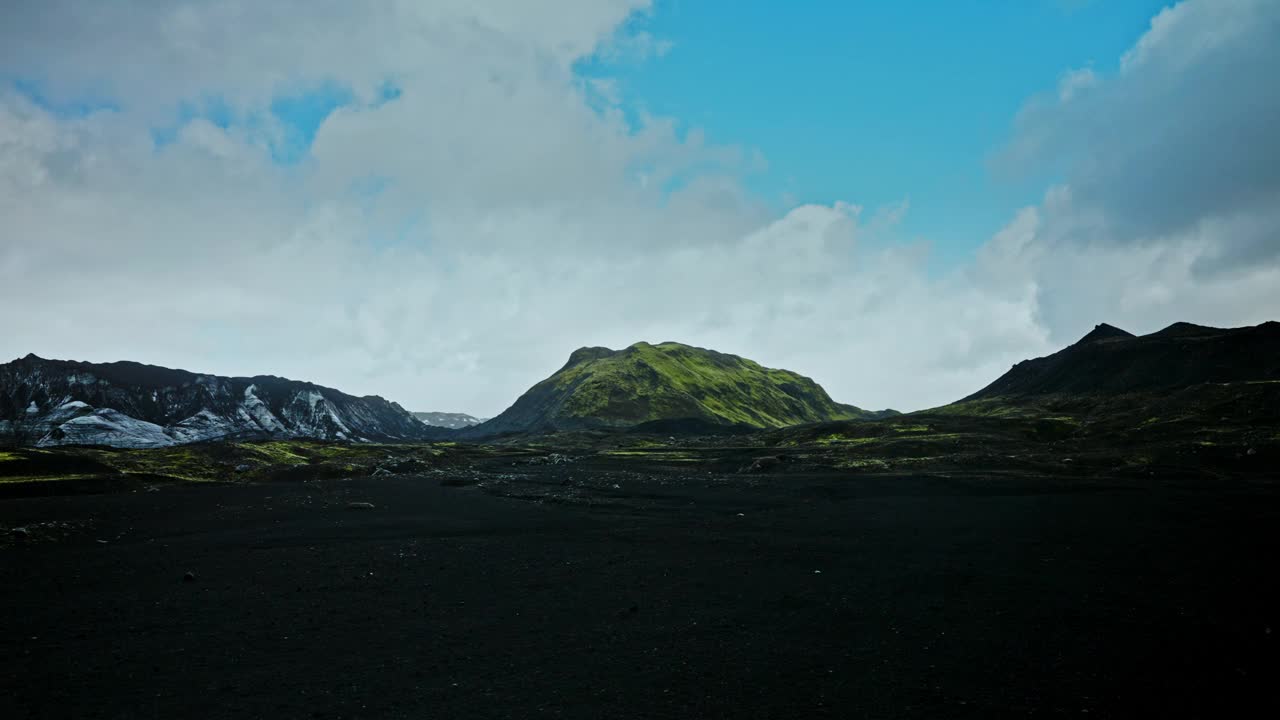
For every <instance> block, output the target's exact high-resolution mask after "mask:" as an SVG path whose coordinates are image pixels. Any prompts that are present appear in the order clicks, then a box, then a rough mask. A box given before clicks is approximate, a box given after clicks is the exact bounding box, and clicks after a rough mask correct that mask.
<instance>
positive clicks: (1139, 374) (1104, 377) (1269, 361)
mask: <svg viewBox="0 0 1280 720" xmlns="http://www.w3.org/2000/svg"><path fill="white" fill-rule="evenodd" d="M1117 340H1123V341H1122V342H1116V341H1117ZM1278 353H1280V326H1277V325H1275V324H1273V323H1264V324H1262V325H1257V326H1254V327H1243V328H1233V329H1219V328H1209V327H1202V326H1199V325H1192V324H1191V323H1175V324H1174V325H1171V326H1169V327H1167V328H1165V329H1164V330H1161V331H1160V332H1157V333H1152V334H1150V335H1143V336H1142V337H1135V336H1133V335H1130V334H1129V333H1127V332H1124V331H1123V330H1119V329H1117V328H1114V327H1112V326H1110V325H1105V324H1103V325H1099V326H1098V327H1097V328H1095V329H1094V331H1093V332H1091V333H1089V334H1088V335H1086V336H1085V337H1084V338H1083V339H1081V340H1080V341H1079V342H1077V343H1075V344H1074V345H1071V346H1069V347H1066V348H1064V349H1062V350H1059V351H1058V352H1056V353H1053V354H1052V355H1047V356H1045V357H1041V358H1036V359H1034V360H1024V361H1022V362H1020V363H1018V364H1017V365H1014V366H1013V368H1011V369H1010V370H1009V372H1007V373H1005V374H1004V375H1002V376H1001V377H999V378H997V379H996V380H995V382H993V383H991V384H990V385H988V386H987V387H985V388H983V389H982V390H980V391H978V392H977V393H975V394H973V395H970V396H969V397H967V398H965V400H976V399H986V398H1016V397H1028V396H1036V395H1041V396H1043V395H1069V396H1081V395H1117V394H1125V393H1141V392H1167V391H1170V390H1176V389H1179V388H1187V387H1191V386H1194V385H1201V384H1205V383H1218V384H1221V383H1232V382H1250V381H1257V380H1267V381H1270V380H1276V379H1280V364H1277V363H1276V362H1275V360H1274V358H1275V357H1277V355H1278Z"/></svg>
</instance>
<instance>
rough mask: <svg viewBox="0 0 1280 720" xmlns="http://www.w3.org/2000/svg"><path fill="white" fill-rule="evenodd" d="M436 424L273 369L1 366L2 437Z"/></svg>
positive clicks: (326, 432) (220, 434)
mask: <svg viewBox="0 0 1280 720" xmlns="http://www.w3.org/2000/svg"><path fill="white" fill-rule="evenodd" d="M434 432H435V431H434V430H433V429H432V428H429V427H427V426H425V425H423V424H422V423H421V422H419V421H418V420H416V419H415V418H414V417H413V416H412V415H410V414H409V413H408V412H407V411H405V409H404V408H402V407H400V406H399V405H397V404H395V403H393V402H389V401H387V400H384V399H383V398H381V397H377V396H367V397H354V396H351V395H347V394H346V393H342V392H339V391H337V390H334V389H332V388H326V387H322V386H319V385H315V384H312V383H308V382H299V381H294V380H287V379H284V378H279V377H274V376H256V377H238V378H231V377H220V376H217V375H205V374H198V373H192V372H187V371H185V370H173V369H170V368H163V367H156V366H153V365H143V364H140V363H135V362H114V363H102V364H96V363H86V362H75V361H67V360H46V359H43V358H40V357H36V356H35V355H28V356H26V357H24V358H21V359H19V360H14V361H13V362H10V363H6V364H3V365H0V442H10V443H16V444H25V445H38V446H51V445H110V446H115V447H135V448H138V447H164V446H168V445H177V444H182V443H190V442H200V441H205V440H218V439H223V438H231V437H236V438H243V437H285V438H295V437H296V438H316V439H323V440H350V441H369V440H378V441H393V440H422V439H429V438H430V437H432V436H433V433H434Z"/></svg>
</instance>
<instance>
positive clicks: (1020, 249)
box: [0, 0, 1280, 415]
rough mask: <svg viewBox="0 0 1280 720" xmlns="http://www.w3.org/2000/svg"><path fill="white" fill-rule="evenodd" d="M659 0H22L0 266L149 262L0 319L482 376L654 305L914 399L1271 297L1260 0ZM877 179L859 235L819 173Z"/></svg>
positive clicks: (45, 338)
mask: <svg viewBox="0 0 1280 720" xmlns="http://www.w3.org/2000/svg"><path fill="white" fill-rule="evenodd" d="M654 3H655V5H654V6H653V7H651V8H647V9H644V10H641V11H635V6H636V5H637V4H643V3H637V2H636V0H546V2H540V3H536V4H535V3H521V2H512V1H511V0H468V1H467V2H465V3H459V2H447V3H446V2H426V1H424V2H413V3H363V4H351V3H339V2H333V3H317V2H313V1H312V0H273V1H272V2H271V3H243V2H236V1H235V0H168V1H167V2H165V3H160V4H156V3H147V2H120V3H114V2H113V3H101V2H99V1H98V0H59V1H58V2H38V3H37V2H31V3H17V4H15V5H14V8H13V10H12V11H11V12H9V13H7V14H6V15H5V18H4V20H5V22H3V23H0V147H2V149H3V152H0V187H2V188H3V190H4V191H3V192H0V217H4V218H5V221H6V223H7V224H8V229H9V233H8V236H9V237H13V238H19V241H18V242H13V243H9V245H8V246H7V247H6V246H5V244H4V243H0V279H3V280H4V281H5V282H4V286H5V287H7V288H9V290H10V292H12V293H13V294H14V295H15V297H28V296H36V295H40V296H41V297H45V295H47V292H45V291H46V288H45V285H47V282H48V278H50V277H57V278H59V282H60V283H62V284H64V285H66V286H68V287H90V286H96V283H100V282H101V279H102V278H103V277H109V278H111V281H112V285H113V286H115V287H147V288H150V289H151V294H150V295H149V296H147V297H144V298H140V299H139V300H138V302H135V303H133V304H132V305H130V306H129V307H128V308H127V312H123V313H122V311H121V309H120V308H119V307H118V306H117V305H116V304H114V303H103V302H101V300H100V297H99V296H98V295H96V294H93V293H71V294H67V293H64V294H62V295H60V296H58V297H57V298H56V301H55V300H50V301H49V302H44V303H40V304H38V306H37V307H32V306H31V304H30V303H21V302H18V303H10V304H9V305H8V306H7V307H9V308H11V310H12V312H10V313H9V314H7V315H2V314H0V319H3V321H4V322H5V325H6V328H7V330H8V332H7V333H6V337H5V338H4V339H3V342H0V358H3V357H4V356H5V354H8V355H9V356H10V357H20V356H22V355H25V354H26V353H28V352H36V353H37V354H40V355H42V356H46V357H70V358H78V359H86V360H118V359H122V358H128V359H133V360H139V361H144V362H151V363H154V364H159V365H166V366H177V367H187V368H189V369H197V370H205V371H211V372H220V373H222V374H230V375H236V374H255V373H263V372H266V373H271V374H276V375H282V376H287V377H295V378H305V379H309V380H313V381H316V382H321V383H323V384H326V385H330V386H333V387H340V388H342V389H343V390H345V391H348V392H354V393H356V394H364V393H378V394H382V395H384V396H387V397H392V398H395V399H397V400H399V401H400V402H402V404H405V405H407V406H411V407H413V408H415V409H424V410H430V409H435V410H460V411H467V412H471V413H473V414H481V415H484V414H492V413H496V412H499V411H501V410H502V409H503V408H504V407H505V406H506V404H507V403H509V402H510V401H511V399H512V398H514V397H517V396H518V395H519V393H520V392H523V390H524V389H526V388H528V387H529V386H530V385H531V384H533V383H534V382H536V381H538V380H540V379H542V378H543V377H545V376H546V374H547V373H548V372H550V371H552V370H554V369H555V368H556V367H559V366H560V365H562V364H563V363H564V358H565V357H567V356H568V354H569V353H570V352H572V350H573V349H574V348H577V347H581V346H589V345H605V346H610V347H625V346H626V345H629V344H631V343H634V342H636V341H637V340H648V341H651V342H658V341H663V340H679V341H682V342H686V343H689V344H693V345H698V346H702V347H712V348H715V349H717V350H721V351H724V352H731V353H735V354H738V355H742V356H745V357H750V358H753V359H755V360H757V361H759V362H761V363H763V364H765V365H768V366H771V367H785V368H789V369H792V370H796V371H798V372H802V373H804V374H806V375H809V376H811V377H813V378H815V379H816V380H818V381H819V382H821V383H822V384H823V385H824V387H826V388H827V389H828V391H830V392H831V394H832V396H833V397H836V398H838V399H840V400H841V401H844V402H851V403H854V404H856V405H859V406H862V407H872V408H879V407H886V406H889V407H896V408H899V409H904V410H907V409H918V408H923V407H930V406H933V405H938V404H941V403H945V402H949V401H951V400H954V399H956V398H958V397H963V396H964V395H966V394H968V393H971V392H973V391H974V390H975V389H977V388H979V387H982V386H983V385H984V384H986V383H988V382H990V381H991V380H992V379H994V378H995V377H998V376H999V375H1000V374H1001V373H1003V372H1005V371H1006V370H1007V369H1008V368H1009V366H1010V365H1012V364H1013V363H1016V362H1018V361H1020V360H1023V359H1026V358H1029V357H1036V356H1040V355H1045V354H1047V353H1050V352H1053V351H1054V350H1056V349H1058V348H1060V347H1062V346H1063V345H1064V344H1067V343H1070V342H1073V341H1074V340H1075V339H1077V338H1079V337H1080V336H1081V335H1083V334H1084V333H1086V332H1088V331H1089V330H1090V329H1091V328H1092V327H1093V326H1094V325H1095V324H1097V323H1099V322H1108V323H1111V324H1113V325H1117V326H1119V327H1124V328H1125V329H1128V330H1130V331H1133V332H1151V331H1154V330H1158V329H1160V328H1161V327H1164V326H1166V325H1168V324H1169V323H1172V322H1174V321H1189V322H1195V323H1199V324H1207V325H1241V324H1253V323H1257V322H1261V321H1263V320H1268V319H1274V318H1275V317H1276V316H1277V314H1278V313H1280V290H1278V289H1280V243H1277V242H1276V237H1280V235H1278V234H1277V232H1278V230H1277V228H1280V213H1278V212H1277V211H1276V208H1278V207H1280V202H1278V201H1277V198H1280V173H1277V172H1276V170H1275V168H1276V167H1280V163H1276V162H1274V161H1272V158H1275V157H1276V156H1277V155H1276V153H1277V150H1276V145H1277V138H1276V133H1275V132H1274V127H1276V122H1275V121H1274V119H1275V118H1276V117H1280V86H1278V85H1276V83H1274V81H1273V79H1272V77H1271V76H1272V75H1273V74H1274V73H1273V72H1271V71H1272V70H1273V69H1274V68H1275V67H1278V66H1280V58H1278V57H1277V55H1278V54H1280V3H1277V2H1275V1H1274V0H1182V2H1179V3H1176V4H1171V5H1169V6H1168V7H1167V8H1166V5H1165V3H1164V2H1157V1H1154V0H1152V1H1148V0H990V1H989V2H983V3H960V2H954V1H952V2H942V1H940V0H937V1H929V2H925V1H921V2H912V3H905V2H888V1H885V2H874V3H872V2H858V3H853V2H817V1H811V2H795V3H781V2H770V3H764V2H727V1H726V0H700V1H696V2H695V1H694V0H654ZM1139 43H1140V44H1139ZM655 47H659V48H665V51H664V52H648V53H645V52H643V50H644V49H645V48H650V49H651V50H652V49H653V48H655ZM593 48H597V49H599V50H598V52H597V53H596V54H595V55H594V56H590V55H589V54H590V53H591V52H592V49H593ZM1131 52H1132V54H1131V55H1130V57H1131V58H1133V59H1132V60H1131V61H1130V62H1128V63H1126V66H1125V70H1124V72H1118V67H1119V64H1120V62H1121V58H1122V57H1124V56H1125V54H1126V53H1131ZM584 56H585V57H584ZM564 67H570V68H571V69H572V70H573V73H565V72H562V71H561V70H562V69H563V68H564ZM1081 69H1088V70H1090V71H1091V75H1089V78H1088V82H1084V83H1081V84H1077V85H1073V88H1074V92H1072V93H1068V94H1059V92H1058V89H1059V83H1060V82H1061V81H1062V79H1063V78H1064V77H1065V76H1066V75H1067V73H1071V72H1073V71H1080V70H1081ZM1072 77H1084V75H1073V76H1072ZM595 78H605V79H608V80H609V81H610V83H612V85H611V86H610V88H611V90H612V91H611V92H609V93H595V94H593V93H592V92H591V90H589V89H588V88H596V89H599V87H601V86H600V84H599V83H594V82H591V80H592V79H595ZM602 102H603V103H604V105H603V106H602ZM610 102H616V103H618V104H619V105H620V107H621V109H622V111H623V115H624V116H625V117H628V118H630V119H631V120H632V122H633V125H634V123H635V121H636V120H637V119H639V118H642V117H657V118H661V120H662V121H663V122H662V123H660V124H657V125H655V126H654V127H655V128H656V130H655V131H654V132H646V131H639V132H637V133H636V135H635V136H634V137H627V136H626V135H625V134H624V133H620V132H618V130H619V128H618V125H617V123H616V122H615V118H616V115H615V114H614V113H613V112H605V113H602V112H600V111H601V110H603V109H605V107H609V105H608V103H610ZM353 104H359V105H361V106H362V107H360V108H359V110H360V111H359V112H346V113H342V114H341V115H340V116H336V117H335V116H334V115H333V113H334V110H335V109H337V108H341V107H344V106H351V105H353ZM593 111H594V112H593ZM1020 113H1021V116H1020ZM326 118H328V119H329V121H328V122H326ZM668 122H670V123H673V124H674V125H675V126H676V127H677V128H678V129H679V132H678V133H677V135H685V136H686V137H687V133H689V132H691V131H693V130H697V131H698V132H699V133H701V136H702V137H703V138H704V141H703V142H702V143H701V144H699V143H687V142H681V141H680V138H679V137H677V138H674V139H673V138H672V137H670V136H669V134H667V133H666V132H665V128H666V127H667V123H668ZM220 129H221V130H220ZM1224 137H1229V138H1231V142H1223V141H1222V139H1223V138H1224ZM735 147H736V148H741V149H743V150H745V151H747V153H748V155H747V157H756V153H758V157H760V158H763V160H764V163H763V167H764V169H749V170H746V171H744V172H746V173H747V174H746V176H745V177H730V178H725V177H724V176H723V170H724V167H723V160H724V158H726V157H730V156H731V154H730V153H725V152H723V150H724V148H735ZM997 158H999V159H1001V160H1002V162H999V163H996V162H995V160H996V159H997ZM650 163H651V164H654V165H655V166H656V167H660V168H661V169H662V171H664V172H666V171H670V172H673V173H675V175H676V177H677V180H675V181H668V184H667V185H665V186H664V189H666V190H670V191H672V192H670V193H669V194H666V195H664V194H662V193H655V192H637V191H636V190H637V188H636V183H637V180H638V179H639V178H638V175H637V170H638V169H641V168H643V167H644V166H645V165H646V164H650ZM997 164H998V165H999V166H1000V167H1001V168H1003V171H1002V172H996V171H995V170H994V169H993V168H994V167H995V166H996V165H997ZM747 165H748V166H749V167H751V168H756V167H757V164H756V163H747ZM1014 166H1016V167H1017V169H1018V171H1020V172H1023V173H1027V174H1025V175H1021V176H1009V175H1008V172H1009V171H1010V169H1011V168H1013V167H1014ZM681 183H684V184H685V185H686V186H687V187H682V186H681ZM744 187H745V188H746V189H747V195H748V197H749V199H750V200H753V201H756V202H747V203H742V202H740V201H739V200H740V199H741V197H742V189H743V188H744ZM1050 187H1053V188H1055V191H1054V192H1053V193H1052V194H1051V195H1048V196H1046V191H1047V190H1048V189H1049V188H1050ZM685 189H687V190H688V192H681V190H685ZM904 200H905V201H909V203H910V209H909V211H908V212H907V213H906V214H905V215H904V216H903V217H904V219H903V220H902V224H901V226H900V227H899V228H898V229H896V230H894V231H892V232H886V233H883V234H881V235H878V236H876V237H875V238H874V241H873V242H867V241H866V237H867V236H866V235H865V234H864V235H859V234H858V232H857V231H856V226H855V224H854V223H853V222H851V221H850V217H849V210H848V205H846V203H849V204H853V205H857V206H861V207H863V208H864V213H865V214H866V215H872V214H873V213H875V212H876V211H877V210H880V209H882V208H893V207H896V206H898V205H899V204H900V203H902V202H903V201H904ZM762 208H763V209H764V211H763V212H762V211H761V210H762ZM866 215H864V217H865V216H866ZM917 239H923V240H925V241H928V242H929V243H930V244H931V246H932V252H930V253H924V252H920V249H921V248H920V247H919V246H913V247H911V248H909V249H903V247H901V246H900V245H898V243H900V242H906V243H909V242H911V241H914V240H917ZM41 293H44V294H43V295H42V294H41ZM154 297H163V298H165V302H164V303H155V302H152V301H150V299H151V298H154ZM0 310H2V308H0ZM121 318H127V321H123V320H122V319H121ZM228 328H232V329H234V333H235V334H236V342H235V343H228V342H227V341H226V336H227V332H228ZM6 348H7V350H6Z"/></svg>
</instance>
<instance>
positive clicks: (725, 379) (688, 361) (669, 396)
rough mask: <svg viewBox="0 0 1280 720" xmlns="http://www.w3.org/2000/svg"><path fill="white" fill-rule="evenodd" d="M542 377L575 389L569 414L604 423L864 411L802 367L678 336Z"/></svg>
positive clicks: (813, 418) (770, 423)
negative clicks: (772, 364)
mask: <svg viewBox="0 0 1280 720" xmlns="http://www.w3.org/2000/svg"><path fill="white" fill-rule="evenodd" d="M542 384H543V385H548V386H549V387H547V388H546V389H548V390H554V391H556V392H561V393H568V397H567V398H566V401H565V402H564V404H563V405H562V408H561V413H562V415H563V416H565V417H569V418H590V419H596V420H600V421H602V422H603V423H604V424H637V423H642V422H648V421H653V420H662V419H672V418H699V419H703V420H708V421H711V422H716V423H722V424H741V425H751V426H754V427H783V426H787V425H796V424H800V423H810V422H821V421H825V420H838V419H850V418H856V417H861V416H862V415H863V413H862V412H861V411H860V410H858V409H857V408H853V407H850V406H847V405H841V404H839V403H836V402H834V401H833V400H832V399H831V397H830V396H829V395H827V393H826V391H825V390H823V389H822V388H821V387H820V386H819V385H818V384H817V383H815V382H814V381H812V380H810V379H809V378H807V377H804V376H802V375H797V374H796V373H793V372H790V371H787V370H774V369H771V368H766V367H763V366H761V365H760V364H759V363H756V362H754V361H752V360H747V359H745V358H740V357H737V356H734V355H725V354H722V353H716V352H712V351H708V350H702V349H700V348H693V347H689V346H687V345H681V344H679V343H662V344H660V345H650V344H648V343H637V344H635V345H632V346H631V347H629V348H627V349H626V350H622V351H619V352H617V353H613V354H610V355H608V356H604V357H596V358H593V359H589V360H587V361H585V362H581V363H578V364H576V365H571V366H569V367H566V368H565V369H563V370H561V371H560V372H559V373H556V374H555V375H553V376H552V377H551V378H549V379H548V380H546V381H544V383H542Z"/></svg>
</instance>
